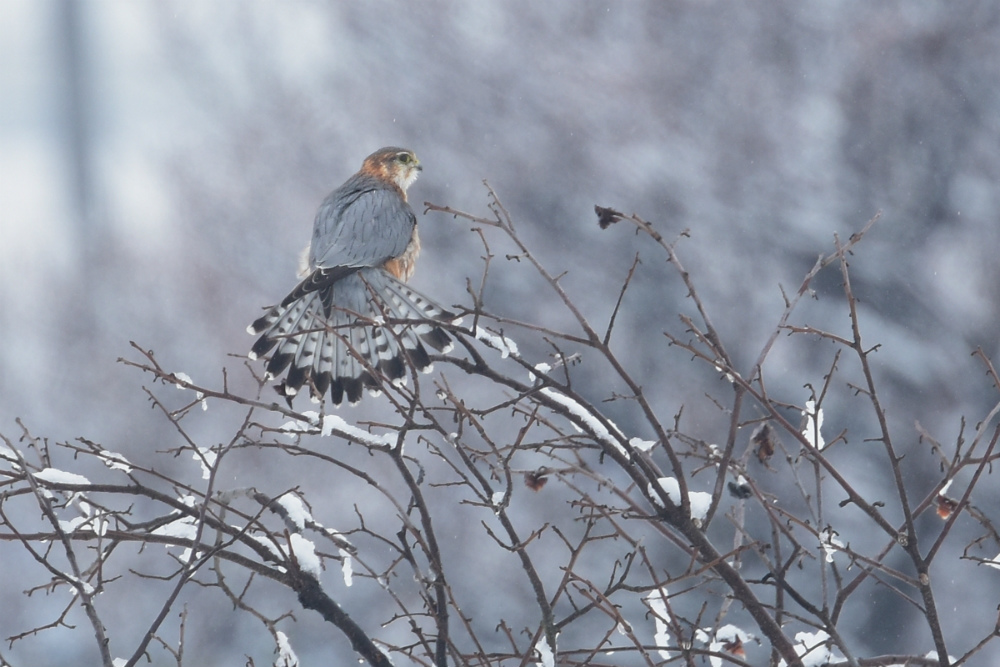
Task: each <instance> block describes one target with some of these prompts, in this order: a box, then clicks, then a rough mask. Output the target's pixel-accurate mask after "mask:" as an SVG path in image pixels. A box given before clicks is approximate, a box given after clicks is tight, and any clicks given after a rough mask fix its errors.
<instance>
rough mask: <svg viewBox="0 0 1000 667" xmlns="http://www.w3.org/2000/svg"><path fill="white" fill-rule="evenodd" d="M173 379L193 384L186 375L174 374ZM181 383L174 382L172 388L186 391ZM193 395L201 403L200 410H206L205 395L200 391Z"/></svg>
mask: <svg viewBox="0 0 1000 667" xmlns="http://www.w3.org/2000/svg"><path fill="white" fill-rule="evenodd" d="M251 358H252V357H251ZM174 377H175V378H177V379H178V380H180V381H181V382H187V383H188V384H194V380H192V379H191V376H190V375H188V374H187V373H174ZM181 382H175V383H174V386H175V387H177V388H178V389H187V387H185V386H184V385H182V384H181ZM194 395H195V397H196V398H197V399H198V400H199V401H201V409H202V410H208V401H206V400H205V394H203V393H201V392H200V391H196V392H195V393H194Z"/></svg>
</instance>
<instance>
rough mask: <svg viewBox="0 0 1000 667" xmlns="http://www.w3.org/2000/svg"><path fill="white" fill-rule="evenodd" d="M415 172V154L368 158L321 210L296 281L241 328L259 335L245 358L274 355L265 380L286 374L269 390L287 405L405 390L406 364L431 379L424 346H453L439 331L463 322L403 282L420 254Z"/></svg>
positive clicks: (394, 150) (394, 151)
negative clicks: (411, 197) (412, 195)
mask: <svg viewBox="0 0 1000 667" xmlns="http://www.w3.org/2000/svg"><path fill="white" fill-rule="evenodd" d="M422 169H423V167H421V165H420V160H418V159H417V156H416V155H415V154H414V153H413V151H411V150H407V149H404V148H398V147H395V146H389V147H386V148H381V149H379V150H377V151H375V152H374V153H372V154H371V155H369V156H368V157H366V158H365V160H364V162H363V163H362V165H361V169H360V170H359V171H358V172H357V173H356V174H354V175H353V176H351V177H350V178H349V179H347V181H346V182H345V183H344V184H343V185H341V186H340V187H339V188H337V189H335V190H334V191H333V192H331V193H330V194H329V195H327V197H326V199H324V200H323V203H322V204H321V205H320V207H319V210H318V211H317V213H316V219H315V222H314V224H313V231H312V238H311V240H310V242H309V245H308V246H306V249H305V250H304V251H303V253H302V257H301V259H300V270H299V278H300V279H301V282H299V284H298V285H296V286H295V289H293V290H292V291H291V292H290V293H289V294H288V296H286V297H285V298H284V299H283V300H282V301H281V303H279V304H278V305H276V306H273V307H271V308H269V309H268V310H267V312H266V313H265V314H264V315H263V316H261V317H260V318H258V319H257V320H256V321H254V322H253V324H251V325H250V326H249V327H247V331H248V332H249V333H251V334H253V335H259V336H260V337H259V338H258V339H257V341H256V342H255V343H254V345H253V347H252V348H251V350H250V354H249V355H248V356H249V357H250V359H252V360H253V359H259V358H262V357H264V356H265V355H267V353H268V352H270V353H271V354H270V358H269V359H268V361H267V365H266V367H265V374H264V379H265V381H271V380H273V379H275V378H277V377H278V376H280V375H281V374H282V373H283V372H285V371H286V370H287V374H286V376H285V378H284V380H283V381H281V382H280V383H279V384H277V385H276V386H275V389H276V390H277V391H278V393H279V394H280V395H282V396H284V397H285V399H286V401H287V402H288V404H289V406H291V404H292V398H293V397H294V396H296V395H297V394H298V393H299V392H300V390H301V389H302V388H303V387H304V386H305V387H308V389H309V392H310V398H311V399H312V400H313V401H314V402H321V401H322V400H323V399H324V397H325V395H326V394H327V392H329V397H330V400H331V402H332V403H333V404H334V405H338V406H339V405H340V404H341V403H342V401H343V399H344V398H345V397H346V398H347V400H348V402H350V403H351V404H356V403H358V402H359V401H360V400H361V396H362V393H363V392H364V390H366V389H367V390H368V391H369V393H372V394H378V393H380V392H381V391H382V388H383V382H384V380H388V381H390V382H392V383H394V384H396V385H399V384H403V383H405V382H406V378H407V375H408V368H410V367H412V368H415V369H416V370H419V371H423V372H429V371H430V370H431V359H430V355H429V353H428V351H427V347H430V348H433V349H434V350H436V351H437V352H440V353H443V354H447V353H448V352H449V351H451V349H452V348H453V346H454V342H453V340H452V338H451V336H449V335H448V332H447V331H446V330H445V327H443V326H442V324H454V323H457V322H458V321H460V320H459V319H458V318H456V316H455V315H454V314H453V313H451V312H449V311H448V310H446V309H445V308H442V307H441V306H439V305H438V304H437V303H435V302H434V301H433V300H432V299H430V298H428V297H426V296H424V295H423V294H421V293H420V292H417V291H416V290H414V289H413V288H411V287H409V286H408V285H407V284H406V282H407V281H408V280H409V279H410V277H411V276H412V275H413V272H414V268H415V266H416V260H417V256H418V255H419V254H420V237H419V236H418V235H417V218H416V215H415V214H414V212H413V209H412V208H411V207H410V205H409V203H408V202H407V198H406V191H407V189H408V188H409V187H410V186H411V185H412V184H413V182H414V181H415V180H416V179H417V176H418V175H419V174H420V172H421V171H422ZM272 350H273V351H272Z"/></svg>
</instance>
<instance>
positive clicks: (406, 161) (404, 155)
mask: <svg viewBox="0 0 1000 667" xmlns="http://www.w3.org/2000/svg"><path fill="white" fill-rule="evenodd" d="M397 159H398V160H399V161H400V162H402V163H403V164H409V163H410V160H412V159H413V158H411V157H410V155H409V153H400V154H399V155H398V156H397Z"/></svg>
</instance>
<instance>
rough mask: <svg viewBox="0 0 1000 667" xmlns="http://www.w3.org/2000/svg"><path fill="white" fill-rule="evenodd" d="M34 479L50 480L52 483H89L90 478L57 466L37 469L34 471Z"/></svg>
mask: <svg viewBox="0 0 1000 667" xmlns="http://www.w3.org/2000/svg"><path fill="white" fill-rule="evenodd" d="M35 479H40V480H42V481H43V482H52V483H53V484H90V480H89V479H87V478H86V477H84V476H83V475H77V474H76V473H72V472H66V471H65V470H59V469H57V468H46V469H45V470H39V471H38V472H36V473H35Z"/></svg>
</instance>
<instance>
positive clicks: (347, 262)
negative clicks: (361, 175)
mask: <svg viewBox="0 0 1000 667" xmlns="http://www.w3.org/2000/svg"><path fill="white" fill-rule="evenodd" d="M416 224H417V218H416V216H415V215H414V214H413V210H412V209H411V208H410V206H409V204H407V203H406V200H405V199H404V198H403V197H402V196H401V195H400V193H399V191H398V190H396V189H395V188H392V187H386V186H383V185H381V184H372V185H371V186H370V187H362V188H356V189H355V188H350V189H348V188H347V187H346V184H345V187H344V188H340V189H338V190H336V191H334V192H333V193H331V195H330V196H329V197H327V199H326V201H324V202H323V205H322V206H320V209H319V212H318V213H317V214H316V223H315V225H314V227H313V237H312V243H311V245H310V251H309V267H310V268H311V269H312V270H316V269H331V268H337V267H357V268H360V267H365V266H381V265H382V264H383V263H385V261H386V260H388V259H392V258H394V257H398V256H399V255H401V254H403V251H404V250H406V246H407V244H408V243H409V242H410V238H411V237H412V236H413V228H414V227H415V226H416Z"/></svg>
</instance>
